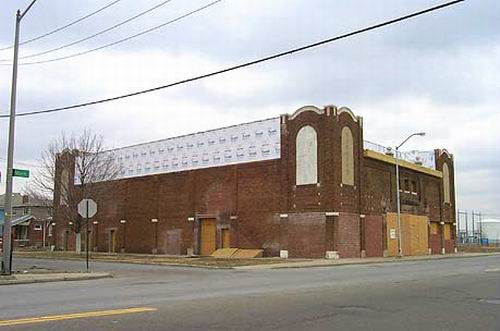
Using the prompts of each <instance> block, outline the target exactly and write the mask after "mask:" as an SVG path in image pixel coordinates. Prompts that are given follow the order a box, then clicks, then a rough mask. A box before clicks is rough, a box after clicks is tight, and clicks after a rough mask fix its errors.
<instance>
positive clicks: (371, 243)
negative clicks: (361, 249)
mask: <svg viewBox="0 0 500 331" xmlns="http://www.w3.org/2000/svg"><path fill="white" fill-rule="evenodd" d="M383 221H384V220H383V217H382V216H381V215H366V217H365V220H364V222H365V244H366V247H365V254H366V257H374V256H383V255H384V245H383V240H384V237H383V235H384V232H383Z"/></svg>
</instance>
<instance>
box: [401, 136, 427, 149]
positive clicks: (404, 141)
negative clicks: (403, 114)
mask: <svg viewBox="0 0 500 331" xmlns="http://www.w3.org/2000/svg"><path fill="white" fill-rule="evenodd" d="M413 136H425V132H419V133H413V134H411V135H409V136H408V137H407V138H406V139H405V140H403V142H402V143H401V144H399V145H398V146H397V147H396V150H398V149H399V148H400V147H401V146H403V145H404V144H405V143H406V142H407V141H408V140H410V138H411V137H413Z"/></svg>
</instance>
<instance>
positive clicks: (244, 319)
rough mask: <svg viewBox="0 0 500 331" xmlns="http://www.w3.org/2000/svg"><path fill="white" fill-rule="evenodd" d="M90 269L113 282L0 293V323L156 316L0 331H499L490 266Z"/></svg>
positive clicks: (51, 264) (484, 262) (492, 260)
mask: <svg viewBox="0 0 500 331" xmlns="http://www.w3.org/2000/svg"><path fill="white" fill-rule="evenodd" d="M14 265H15V266H18V267H19V266H23V267H30V266H33V265H37V266H40V267H48V268H55V269H66V270H79V269H80V270H81V269H82V268H83V266H84V265H83V262H80V261H55V260H35V259H16V260H15V261H14ZM92 268H93V269H94V270H97V271H108V272H112V273H114V274H115V275H116V277H115V278H112V279H100V280H92V281H80V282H60V283H44V284H26V285H15V286H0V323H1V321H5V320H17V319H21V318H27V317H40V316H51V315H64V316H70V317H71V316H73V317H72V318H74V315H71V314H75V313H85V312H101V311H108V310H115V309H123V308H142V307H147V308H154V309H155V310H154V311H143V312H134V313H128V312H120V313H118V314H116V315H112V316H104V317H103V316H100V317H90V316H86V315H83V316H82V317H79V318H75V319H64V318H62V319H61V320H58V319H59V318H53V320H51V321H45V322H40V320H38V319H37V320H35V321H34V322H33V323H32V322H31V321H30V322H29V323H30V324H22V325H13V326H0V329H1V330H4V329H5V330H134V331H137V330H308V331H309V330H500V257H499V256H491V257H480V258H460V259H445V260H436V261H418V262H399V263H383V264H382V263H381V264H370V265H353V266H337V267H326V268H308V269H279V270H245V271H243V270H207V269H196V268H184V267H162V266H145V265H128V264H118V263H103V262H99V263H98V262H93V263H92ZM65 314H70V315H65ZM77 317H78V316H77ZM0 325H1V324H0Z"/></svg>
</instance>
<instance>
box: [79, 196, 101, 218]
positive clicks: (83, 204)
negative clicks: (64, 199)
mask: <svg viewBox="0 0 500 331" xmlns="http://www.w3.org/2000/svg"><path fill="white" fill-rule="evenodd" d="M96 213H97V203H95V201H94V200H92V199H83V200H82V201H80V202H79V203H78V214H80V216H82V217H84V218H91V217H93V216H94V215H95V214H96Z"/></svg>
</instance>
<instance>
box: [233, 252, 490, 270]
mask: <svg viewBox="0 0 500 331" xmlns="http://www.w3.org/2000/svg"><path fill="white" fill-rule="evenodd" d="M488 256H500V253H499V252H493V253H471V254H463V255H462V254H457V255H451V254H450V255H433V256H432V257H430V256H424V257H418V258H416V257H410V258H404V257H403V258H383V259H376V260H368V259H359V260H356V261H352V260H349V261H342V260H335V262H333V261H332V262H330V263H329V262H328V260H316V261H312V262H290V263H287V262H285V263H277V264H259V265H251V266H241V267H233V268H232V269H235V270H273V269H300V268H325V267H344V266H350V265H353V266H355V265H368V264H384V263H398V262H420V261H435V260H445V259H467V258H474V257H476V258H477V257H488Z"/></svg>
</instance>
